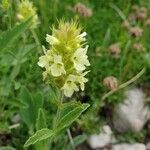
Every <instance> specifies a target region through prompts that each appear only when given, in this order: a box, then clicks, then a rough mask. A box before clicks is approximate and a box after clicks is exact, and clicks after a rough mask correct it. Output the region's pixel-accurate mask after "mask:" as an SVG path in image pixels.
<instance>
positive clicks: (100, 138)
mask: <svg viewBox="0 0 150 150" xmlns="http://www.w3.org/2000/svg"><path fill="white" fill-rule="evenodd" d="M115 141H116V140H115V138H114V137H113V135H112V131H111V128H110V127H109V126H108V125H105V126H103V128H102V131H101V133H100V134H94V135H91V136H90V137H89V139H88V143H89V145H90V147H91V148H92V149H96V148H102V147H104V146H106V145H108V144H111V143H114V142H115Z"/></svg>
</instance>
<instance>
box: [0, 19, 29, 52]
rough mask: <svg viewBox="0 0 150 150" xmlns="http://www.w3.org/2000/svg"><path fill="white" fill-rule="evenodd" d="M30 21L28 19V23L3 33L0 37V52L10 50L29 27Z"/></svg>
mask: <svg viewBox="0 0 150 150" xmlns="http://www.w3.org/2000/svg"><path fill="white" fill-rule="evenodd" d="M30 21H31V19H28V20H27V21H25V22H23V23H21V24H19V25H16V26H15V27H14V28H12V29H11V30H9V31H6V32H4V33H2V34H1V37H0V43H1V44H0V50H1V51H3V50H5V51H6V50H7V49H8V48H10V46H11V45H12V44H13V43H14V41H16V40H17V39H18V38H19V36H20V35H21V34H22V33H23V32H24V31H25V30H26V29H27V28H28V27H29V24H30Z"/></svg>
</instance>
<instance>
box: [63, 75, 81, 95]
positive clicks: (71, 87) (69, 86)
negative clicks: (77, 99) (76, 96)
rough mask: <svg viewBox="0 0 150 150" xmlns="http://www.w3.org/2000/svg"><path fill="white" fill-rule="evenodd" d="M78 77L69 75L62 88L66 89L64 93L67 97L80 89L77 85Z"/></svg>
mask: <svg viewBox="0 0 150 150" xmlns="http://www.w3.org/2000/svg"><path fill="white" fill-rule="evenodd" d="M76 79H77V77H76V76H75V75H69V76H68V78H67V80H66V82H65V84H64V86H63V87H62V90H63V91H64V95H65V96H67V97H71V96H72V94H73V93H74V91H79V88H78V86H77V85H76Z"/></svg>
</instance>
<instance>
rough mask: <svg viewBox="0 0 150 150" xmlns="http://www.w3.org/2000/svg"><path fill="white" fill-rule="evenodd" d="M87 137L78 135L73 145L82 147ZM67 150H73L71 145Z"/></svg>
mask: <svg viewBox="0 0 150 150" xmlns="http://www.w3.org/2000/svg"><path fill="white" fill-rule="evenodd" d="M86 138H87V136H86V135H78V136H76V137H75V138H73V143H74V145H75V146H78V145H80V144H81V143H83V142H84V141H85V140H86ZM66 150H72V146H71V143H70V144H69V145H68V146H67V148H66Z"/></svg>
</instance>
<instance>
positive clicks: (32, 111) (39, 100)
mask: <svg viewBox="0 0 150 150" xmlns="http://www.w3.org/2000/svg"><path fill="white" fill-rule="evenodd" d="M19 99H20V100H21V101H22V102H23V103H25V105H26V106H27V107H26V108H21V109H20V113H21V118H22V120H23V121H24V122H25V123H26V124H27V126H28V127H29V128H30V127H35V124H36V119H37V116H38V111H39V108H42V107H43V96H42V95H41V93H36V94H34V95H31V93H30V92H29V91H28V90H27V88H25V87H22V88H21V92H20V94H19Z"/></svg>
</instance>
